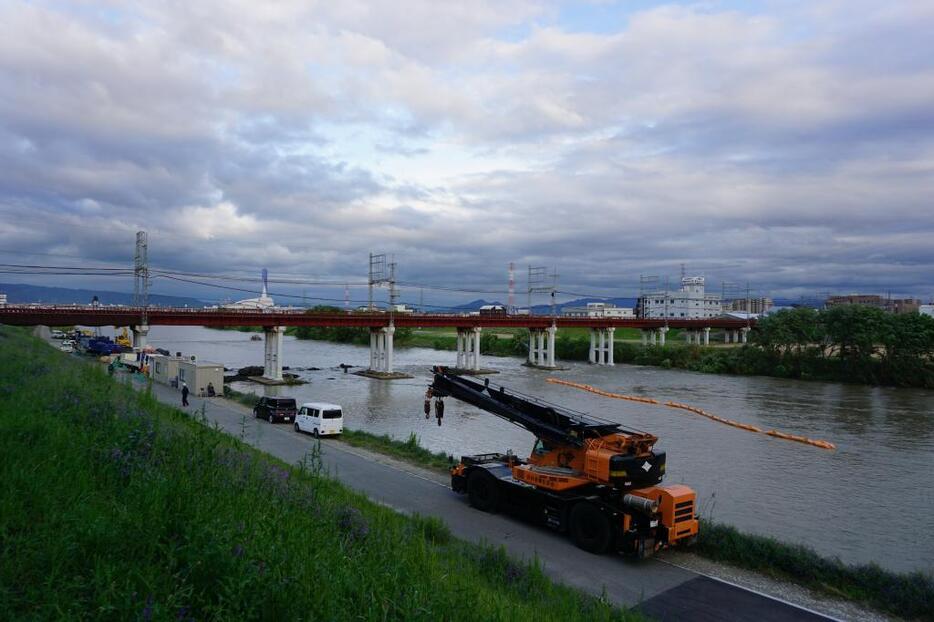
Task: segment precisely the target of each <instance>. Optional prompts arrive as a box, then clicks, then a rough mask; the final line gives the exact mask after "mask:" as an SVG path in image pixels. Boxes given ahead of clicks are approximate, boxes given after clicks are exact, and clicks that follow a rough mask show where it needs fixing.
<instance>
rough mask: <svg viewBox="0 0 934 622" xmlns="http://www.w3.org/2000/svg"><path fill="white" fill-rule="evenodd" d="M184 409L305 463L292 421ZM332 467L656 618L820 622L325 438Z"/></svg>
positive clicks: (167, 396)
mask: <svg viewBox="0 0 934 622" xmlns="http://www.w3.org/2000/svg"><path fill="white" fill-rule="evenodd" d="M152 390H153V394H154V395H155V396H156V397H157V398H158V399H159V400H160V401H162V402H164V403H166V404H170V405H172V406H179V407H180V397H179V393H178V392H177V391H175V390H174V389H171V388H169V387H166V386H163V385H157V384H154V385H153V387H152ZM190 402H191V405H190V406H189V408H188V409H187V410H189V411H190V412H192V413H195V412H197V411H200V410H201V408H202V407H203V408H204V415H205V417H206V418H207V420H208V422H209V423H210V424H212V425H213V424H215V423H216V424H217V425H218V426H219V427H220V429H222V430H223V431H225V432H227V433H228V434H231V435H233V436H237V437H240V438H242V439H243V440H244V442H246V443H249V444H250V445H252V446H254V447H256V448H257V449H260V450H262V451H264V452H266V453H269V454H272V455H274V456H276V457H278V458H280V459H282V460H284V461H286V462H289V463H291V464H296V463H298V462H300V461H302V460H303V459H304V458H305V456H306V454H307V453H308V452H309V451H310V450H311V449H312V447H313V444H314V443H315V440H314V439H312V438H311V437H308V436H304V435H299V434H297V433H295V432H294V431H293V430H292V427H291V426H289V425H283V424H280V425H271V424H269V423H267V422H265V421H258V420H256V419H254V418H253V416H252V412H251V411H250V409H248V408H246V407H244V406H241V405H239V404H236V403H233V402H229V401H227V400H221V399H218V398H213V399H212V398H205V399H200V398H196V397H191V398H190ZM321 457H322V461H323V465H324V468H325V469H326V470H327V471H328V473H329V474H330V475H331V476H333V477H335V478H337V479H338V480H340V481H341V482H343V483H344V484H346V485H347V486H349V487H350V488H353V489H355V490H357V491H359V492H361V493H363V494H365V495H366V496H367V497H369V498H370V499H372V500H374V501H376V502H379V503H383V504H385V505H388V506H390V507H393V508H395V509H396V510H398V511H401V512H404V513H409V514H414V513H418V514H421V515H424V516H435V517H438V518H440V519H442V520H444V522H445V523H447V525H448V526H449V527H450V529H451V532H452V533H453V534H454V535H455V536H457V537H459V538H461V539H464V540H468V541H472V542H487V543H489V544H492V545H495V546H499V545H502V546H503V547H505V549H506V550H507V551H508V552H509V553H510V554H511V555H512V556H514V557H516V558H521V559H526V560H528V559H532V558H534V557H537V558H538V560H539V561H540V562H541V564H542V566H543V567H544V570H545V572H546V573H547V574H548V575H549V576H550V577H552V578H553V579H555V580H557V581H560V582H562V583H564V584H566V585H572V586H574V587H577V588H579V589H581V590H584V591H586V592H589V593H591V594H594V595H598V596H599V595H600V594H603V593H605V594H606V596H607V597H608V598H609V599H610V600H611V601H612V602H614V603H615V604H617V605H620V606H624V607H637V608H639V609H640V610H641V611H643V612H645V613H646V614H648V615H649V616H651V617H653V618H655V619H658V620H698V621H699V620H711V621H712V620H737V621H738V620H756V621H757V622H773V621H774V622H778V621H785V620H826V619H828V618H825V617H823V616H821V615H818V614H816V613H813V612H810V611H808V610H805V609H801V608H798V607H796V606H794V605H790V604H787V603H785V602H782V601H779V600H775V599H772V598H769V597H767V596H763V595H760V594H758V593H755V592H751V591H748V590H746V589H743V588H740V587H736V586H733V585H730V584H728V583H724V582H722V581H718V580H715V579H711V578H708V577H705V576H703V575H699V574H696V573H694V572H691V571H688V570H685V569H682V568H679V567H676V566H672V565H669V564H665V563H663V562H661V561H658V560H646V561H643V562H634V561H628V560H625V559H622V558H620V557H618V556H613V555H604V556H596V555H592V554H589V553H586V552H584V551H581V550H580V549H578V548H576V547H575V546H574V545H573V544H572V543H571V542H570V540H569V539H568V538H564V537H562V536H560V535H558V534H555V533H554V532H552V531H549V530H546V529H544V528H538V527H535V526H531V525H528V524H525V523H523V522H520V521H518V520H516V519H513V518H511V517H508V516H503V515H499V514H496V515H491V514H486V513H484V512H480V511H478V510H475V509H473V508H471V507H470V506H469V505H468V504H467V501H466V499H465V498H464V497H462V496H460V495H457V494H455V493H454V492H453V491H451V490H450V488H449V487H448V484H447V478H446V477H444V476H443V475H440V474H436V473H432V472H427V471H425V470H423V469H419V468H417V467H414V466H411V465H408V464H403V463H399V462H397V461H395V460H392V459H390V458H384V457H381V456H374V455H372V454H370V453H369V452H365V451H362V450H358V449H356V448H353V447H349V446H347V445H345V444H343V443H340V442H337V441H334V440H322V441H321Z"/></svg>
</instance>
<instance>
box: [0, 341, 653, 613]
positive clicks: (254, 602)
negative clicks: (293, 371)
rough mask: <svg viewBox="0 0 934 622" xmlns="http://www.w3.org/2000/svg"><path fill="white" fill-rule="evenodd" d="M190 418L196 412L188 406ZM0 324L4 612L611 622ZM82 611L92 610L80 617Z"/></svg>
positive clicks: (416, 520)
mask: <svg viewBox="0 0 934 622" xmlns="http://www.w3.org/2000/svg"><path fill="white" fill-rule="evenodd" d="M202 414H203V413H202ZM315 447H316V445H313V444H310V445H308V449H307V451H304V452H303V453H302V456H301V458H300V459H297V460H296V461H295V463H294V464H293V463H291V462H290V461H282V460H279V459H276V458H274V457H272V456H270V455H268V454H264V453H262V452H259V451H256V450H255V449H253V448H251V447H250V446H248V445H247V444H246V443H244V442H243V441H242V440H239V439H237V438H236V437H235V436H234V437H232V436H229V435H227V434H223V433H221V432H220V431H218V430H215V429H212V428H211V427H209V426H207V425H204V424H203V423H201V422H199V420H198V417H192V416H190V415H187V414H183V413H181V412H179V411H178V410H177V409H176V408H172V407H169V406H166V405H164V404H162V403H160V401H159V400H157V399H156V398H155V397H154V396H153V394H152V393H151V392H149V391H146V390H145V389H144V390H142V391H133V390H131V389H130V388H129V387H126V386H123V385H121V384H120V383H118V382H117V381H116V380H114V379H112V378H109V377H108V376H107V374H106V373H105V372H104V370H103V369H102V368H101V367H100V366H96V365H88V364H84V363H82V362H81V361H79V360H76V359H75V358H73V357H68V356H65V355H63V354H62V353H58V352H54V351H53V350H51V349H50V348H45V347H43V346H42V345H40V343H39V342H38V341H36V340H34V339H32V338H30V337H28V336H27V335H26V334H25V332H24V331H22V330H18V329H11V328H9V327H0V481H2V482H3V485H2V486H0V510H2V511H0V545H2V550H3V551H4V554H3V555H2V556H0V611H3V612H5V614H6V615H7V616H9V617H10V618H26V617H39V618H51V617H66V618H76V619H81V618H86V617H88V616H90V617H94V618H96V619H108V618H109V619H147V620H148V619H185V620H187V619H204V618H216V619H260V618H262V619H299V618H301V619H305V618H325V619H334V620H342V619H347V620H350V619H377V618H378V619H406V620H409V619H412V620H438V619H464V620H467V619H471V620H472V619H478V618H479V619H505V618H506V615H505V612H509V616H508V617H509V619H532V618H537V619H540V618H544V619H551V620H592V619H601V620H628V619H635V618H636V617H637V616H636V614H633V613H630V612H627V611H623V610H620V609H616V608H614V607H612V606H610V605H608V604H607V603H605V602H603V601H600V600H599V599H597V598H593V597H590V596H587V595H584V594H582V593H580V592H577V591H575V590H573V589H569V588H566V587H562V586H560V585H556V584H554V583H552V582H551V581H550V580H548V579H547V578H546V577H545V575H544V574H543V573H542V572H541V570H540V568H538V567H537V566H536V565H535V564H534V563H526V562H520V561H516V560H514V559H512V558H510V557H508V556H507V555H505V554H504V553H503V552H502V551H500V550H497V549H493V548H490V547H483V546H477V545H472V544H467V543H465V542H463V541H460V540H458V539H456V538H454V537H452V536H451V534H450V532H449V531H448V529H447V528H446V527H445V526H444V524H443V523H441V522H440V521H438V520H437V519H431V518H425V517H419V516H403V515H401V514H398V513H397V512H395V511H393V510H390V509H388V508H386V507H384V506H381V505H377V504H375V503H372V502H370V501H369V500H367V499H366V498H364V497H363V496H361V495H359V494H356V493H354V492H351V491H349V490H348V489H347V488H345V487H344V486H343V485H341V484H340V483H338V482H337V481H335V480H334V479H332V478H330V477H328V476H327V475H326V474H325V473H324V472H323V471H322V469H321V462H320V455H319V453H318V451H317V450H316V449H315ZM92 612H93V613H92Z"/></svg>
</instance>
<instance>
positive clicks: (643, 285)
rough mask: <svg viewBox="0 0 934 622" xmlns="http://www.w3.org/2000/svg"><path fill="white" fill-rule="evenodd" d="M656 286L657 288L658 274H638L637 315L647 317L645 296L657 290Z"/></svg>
mask: <svg viewBox="0 0 934 622" xmlns="http://www.w3.org/2000/svg"><path fill="white" fill-rule="evenodd" d="M658 288H659V280H658V275H654V274H653V275H649V276H646V275H643V274H640V275H639V302H638V307H639V317H641V318H643V319H644V318H646V317H648V316H647V315H646V313H647V312H646V308H645V307H646V305H645V300H646V297H647V296H648V295H649V294H652V293H656V292H658Z"/></svg>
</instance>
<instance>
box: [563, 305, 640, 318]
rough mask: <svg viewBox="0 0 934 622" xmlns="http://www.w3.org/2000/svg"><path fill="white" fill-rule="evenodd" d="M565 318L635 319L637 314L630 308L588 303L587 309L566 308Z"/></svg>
mask: <svg viewBox="0 0 934 622" xmlns="http://www.w3.org/2000/svg"><path fill="white" fill-rule="evenodd" d="M561 315H563V316H564V317H583V318H633V317H635V314H634V313H633V310H632V309H630V308H629V307H617V306H616V305H614V304H612V303H609V302H588V303H587V306H586V307H564V309H563V310H562V312H561Z"/></svg>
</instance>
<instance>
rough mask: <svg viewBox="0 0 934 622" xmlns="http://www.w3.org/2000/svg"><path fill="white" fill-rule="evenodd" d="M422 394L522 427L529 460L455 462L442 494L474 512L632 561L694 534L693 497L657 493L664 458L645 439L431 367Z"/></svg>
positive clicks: (666, 490)
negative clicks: (517, 520)
mask: <svg viewBox="0 0 934 622" xmlns="http://www.w3.org/2000/svg"><path fill="white" fill-rule="evenodd" d="M433 371H434V379H433V381H432V384H431V387H430V388H429V396H430V397H436V398H439V399H440V398H444V397H453V398H456V399H458V400H461V401H463V402H466V403H468V404H471V405H473V406H476V407H477V408H481V409H483V410H485V411H487V412H490V413H492V414H494V415H497V416H499V417H502V418H503V419H505V420H507V421H510V422H512V423H514V424H516V425H518V426H519V427H522V428H525V429H526V430H528V431H529V432H531V433H532V434H533V435H534V436H535V437H536V440H535V444H534V446H533V448H532V454H531V455H530V456H529V458H528V459H527V460H520V459H519V458H518V457H516V456H514V455H512V453H506V454H500V453H491V454H479V455H475V456H463V457H462V458H461V461H460V463H459V464H457V465H456V466H454V467H453V468H452V469H451V487H452V488H453V489H454V491H455V492H458V493H465V492H466V493H467V497H468V499H469V501H470V504H471V505H472V506H474V507H475V508H477V509H479V510H483V511H486V512H496V511H499V510H503V511H510V512H513V513H515V514H518V515H520V516H522V517H524V518H526V519H529V520H532V521H535V522H539V523H544V524H545V525H547V526H548V527H551V528H554V529H556V530H558V531H560V532H564V533H567V532H569V533H570V535H571V538H572V539H573V541H574V543H575V544H576V545H577V546H578V547H580V548H582V549H584V550H585V551H590V552H592V553H605V552H607V551H610V550H613V551H620V552H622V553H624V554H630V555H634V556H636V557H639V558H643V557H647V556H649V555H651V554H652V553H653V552H655V551H656V550H658V549H661V548H663V547H666V546H672V545H676V544H691V543H692V542H693V541H694V539H695V537H696V535H697V529H698V521H697V516H696V514H695V505H696V497H697V495H696V494H695V492H694V491H693V490H691V489H690V488H688V487H687V486H681V485H672V486H661V485H659V484H660V483H661V481H662V477H663V476H664V474H665V453H664V452H657V451H654V450H653V449H652V448H653V446H654V445H655V442H656V441H657V440H658V438H656V437H655V436H653V435H651V434H647V433H645V432H637V431H633V430H624V429H623V428H622V427H621V426H620V425H619V424H617V423H613V422H611V421H604V420H600V419H597V418H595V417H591V416H589V415H585V414H583V413H578V412H575V411H572V410H570V409H567V408H564V407H561V406H557V405H555V404H549V403H547V402H544V401H542V400H538V399H536V398H533V397H529V396H527V395H522V394H520V393H517V392H515V391H511V390H507V389H506V388H505V387H501V386H497V385H493V384H491V383H490V381H489V380H486V381H485V382H483V383H480V382H477V381H475V380H469V379H467V378H464V377H462V376H458V375H454V374H451V373H449V372H448V371H447V370H446V369H445V368H443V367H435V368H434V369H433Z"/></svg>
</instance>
